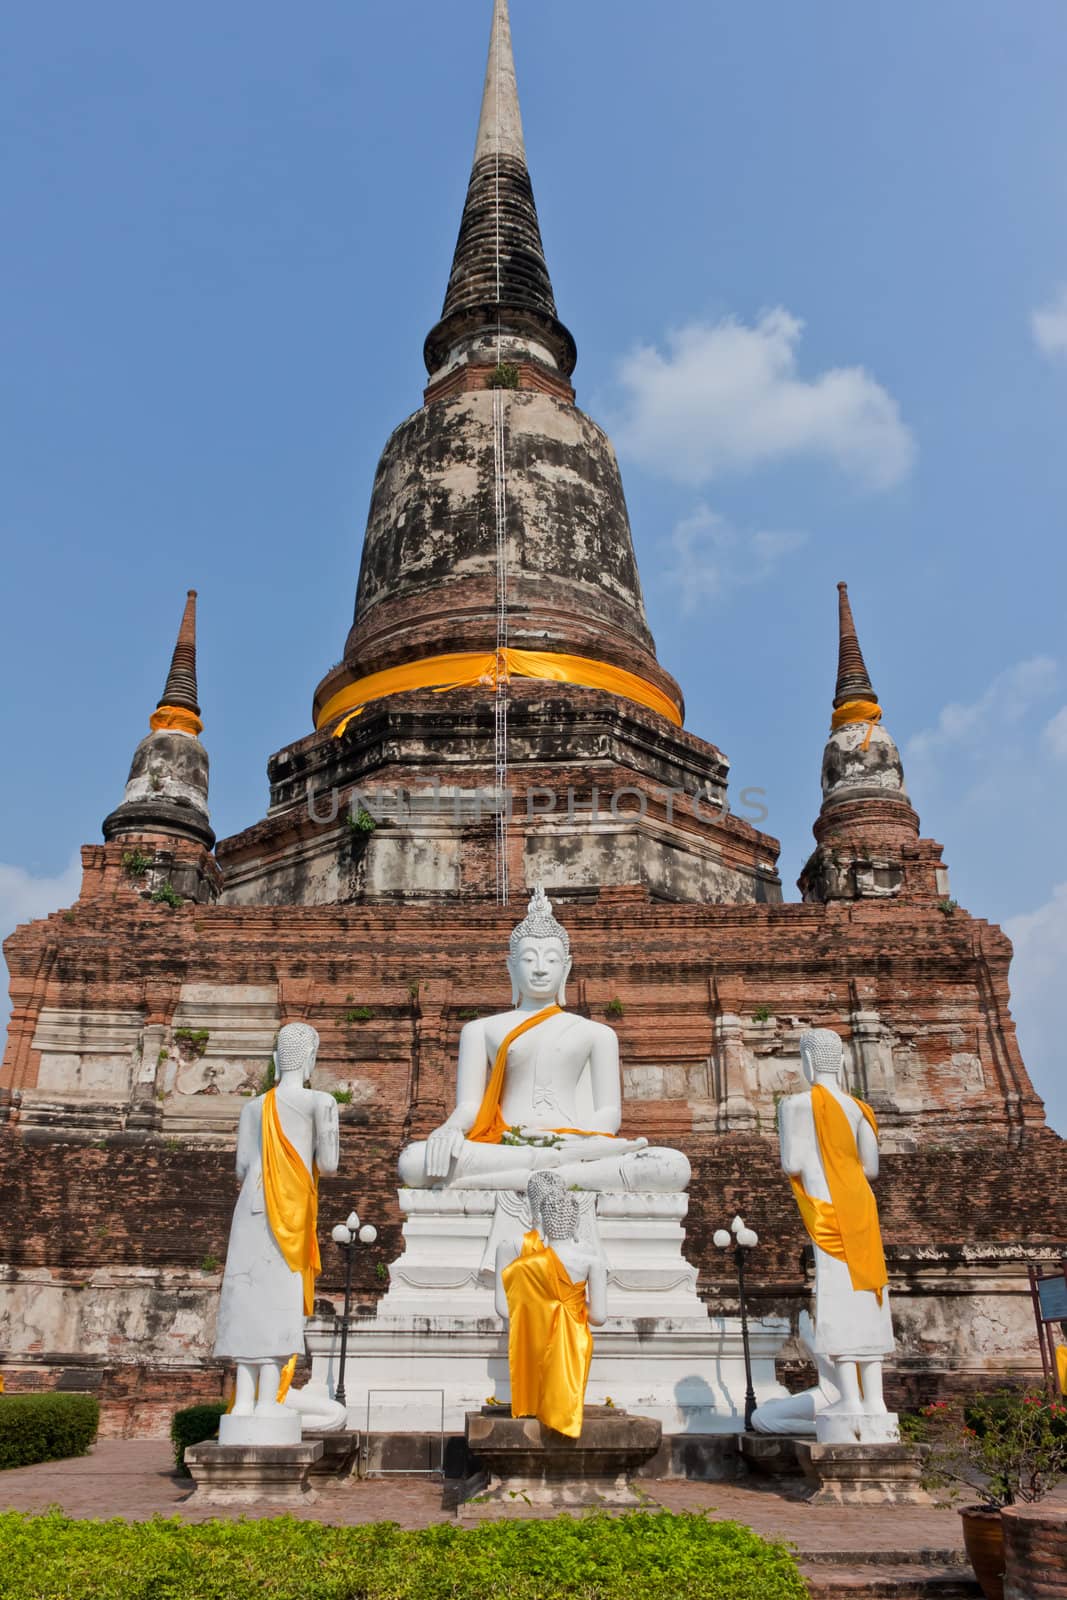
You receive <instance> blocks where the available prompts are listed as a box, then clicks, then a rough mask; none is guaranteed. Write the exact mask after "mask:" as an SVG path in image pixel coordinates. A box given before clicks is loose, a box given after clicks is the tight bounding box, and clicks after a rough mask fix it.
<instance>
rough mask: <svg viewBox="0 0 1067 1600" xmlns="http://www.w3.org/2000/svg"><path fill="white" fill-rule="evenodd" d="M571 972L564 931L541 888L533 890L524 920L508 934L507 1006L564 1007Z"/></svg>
mask: <svg viewBox="0 0 1067 1600" xmlns="http://www.w3.org/2000/svg"><path fill="white" fill-rule="evenodd" d="M570 970H571V941H570V939H569V937H568V936H567V930H566V929H565V928H564V927H562V926H561V925H560V924H559V923H558V922H557V921H556V919H555V917H554V916H553V915H552V905H551V902H550V901H549V899H548V896H547V895H546V894H545V891H544V889H543V887H542V886H541V884H538V885H537V888H536V889H535V890H534V893H533V898H532V900H531V901H530V904H529V907H528V909H527V912H526V916H525V917H524V918H523V920H522V922H520V923H519V925H518V927H517V928H514V929H513V930H512V934H511V940H510V943H509V946H508V971H509V973H510V974H511V1003H512V1005H518V1004H519V1001H520V1000H530V1001H533V1002H534V1003H535V1004H538V1005H542V1006H546V1005H551V1004H552V1002H553V1001H555V1002H556V1004H557V1005H561V1006H562V1005H566V1003H567V993H566V991H567V979H568V977H569V976H570Z"/></svg>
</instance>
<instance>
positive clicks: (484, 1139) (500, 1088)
mask: <svg viewBox="0 0 1067 1600" xmlns="http://www.w3.org/2000/svg"><path fill="white" fill-rule="evenodd" d="M562 1010H563V1007H562V1006H555V1005H553V1006H546V1007H545V1009H544V1010H543V1011H536V1012H535V1013H534V1015H533V1016H532V1017H527V1018H526V1021H525V1022H520V1023H519V1025H518V1027H517V1028H512V1030H511V1032H510V1033H509V1034H508V1035H507V1037H506V1038H505V1040H504V1042H503V1043H502V1044H501V1046H500V1049H499V1050H498V1051H497V1053H496V1060H495V1061H494V1062H493V1070H492V1072H491V1073H490V1074H489V1082H488V1084H487V1085H486V1090H485V1093H484V1095H483V1096H482V1103H481V1105H480V1106H479V1108H478V1115H477V1117H476V1118H475V1119H474V1127H473V1128H472V1129H471V1131H470V1133H468V1135H467V1138H468V1139H469V1141H470V1142H471V1144H499V1143H500V1140H501V1137H502V1135H503V1134H505V1133H507V1131H508V1125H507V1123H506V1122H505V1121H504V1117H503V1113H502V1112H501V1110H500V1097H501V1095H502V1094H503V1093H504V1074H505V1072H506V1071H507V1065H508V1051H509V1050H510V1049H511V1047H512V1045H513V1044H514V1043H515V1040H516V1039H519V1038H521V1037H522V1035H523V1034H524V1033H529V1031H530V1029H531V1028H536V1027H537V1024H538V1023H539V1022H547V1021H548V1019H549V1017H558V1016H559V1014H560V1012H561V1011H562Z"/></svg>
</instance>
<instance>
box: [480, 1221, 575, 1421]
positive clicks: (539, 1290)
mask: <svg viewBox="0 0 1067 1600" xmlns="http://www.w3.org/2000/svg"><path fill="white" fill-rule="evenodd" d="M501 1277H502V1279H503V1283H504V1292H505V1294H506V1295H507V1297H508V1318H509V1331H508V1368H509V1371H510V1373H511V1414H512V1416H513V1417H536V1418H537V1420H538V1421H539V1422H543V1423H544V1425H545V1427H546V1428H554V1429H555V1430H556V1432H557V1433H563V1434H566V1435H567V1437H568V1438H570V1439H576V1438H577V1437H578V1435H579V1434H580V1433H581V1431H582V1417H583V1412H584V1405H585V1389H586V1385H587V1383H588V1382H589V1365H590V1363H591V1361H592V1359H593V1336H592V1334H591V1333H590V1331H589V1311H588V1308H587V1306H586V1300H585V1284H584V1283H573V1282H572V1281H571V1278H570V1275H569V1273H568V1272H567V1269H566V1267H565V1266H564V1265H563V1263H562V1261H561V1260H560V1259H559V1256H557V1254H556V1252H555V1251H554V1250H553V1249H552V1247H551V1245H546V1244H544V1243H542V1241H541V1237H540V1235H539V1234H538V1233H536V1232H530V1233H528V1234H526V1236H525V1237H524V1239H523V1241H522V1255H521V1256H519V1257H518V1258H517V1260H515V1261H512V1262H509V1264H508V1265H507V1266H506V1267H505V1268H504V1271H503V1272H502V1274H501Z"/></svg>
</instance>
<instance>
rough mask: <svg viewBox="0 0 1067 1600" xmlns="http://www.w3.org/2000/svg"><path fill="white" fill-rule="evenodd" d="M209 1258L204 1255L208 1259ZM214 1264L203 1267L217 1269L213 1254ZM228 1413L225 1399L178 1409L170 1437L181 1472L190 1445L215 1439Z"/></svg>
mask: <svg viewBox="0 0 1067 1600" xmlns="http://www.w3.org/2000/svg"><path fill="white" fill-rule="evenodd" d="M208 1259H209V1258H208V1257H207V1256H205V1257H204V1260H205V1261H207V1260H208ZM210 1259H211V1261H212V1262H213V1265H212V1266H211V1267H210V1268H209V1267H206V1266H205V1267H202V1268H201V1270H202V1271H204V1272H208V1271H211V1272H213V1271H214V1270H215V1267H216V1266H217V1265H218V1263H217V1262H216V1261H215V1258H214V1257H213V1256H212V1257H211V1258H210ZM225 1414H226V1402H225V1400H209V1401H208V1402H207V1403H206V1404H205V1405H202V1406H187V1407H186V1408H185V1410H184V1411H176V1412H175V1413H174V1415H173V1417H172V1418H171V1419H170V1439H171V1443H172V1444H173V1446H174V1465H175V1466H176V1467H177V1469H178V1471H179V1472H184V1471H185V1470H186V1469H185V1452H186V1450H188V1448H189V1446H190V1445H194V1444H203V1443H204V1441H205V1439H213V1438H214V1437H215V1435H216V1434H217V1433H218V1431H219V1418H220V1417H222V1416H225Z"/></svg>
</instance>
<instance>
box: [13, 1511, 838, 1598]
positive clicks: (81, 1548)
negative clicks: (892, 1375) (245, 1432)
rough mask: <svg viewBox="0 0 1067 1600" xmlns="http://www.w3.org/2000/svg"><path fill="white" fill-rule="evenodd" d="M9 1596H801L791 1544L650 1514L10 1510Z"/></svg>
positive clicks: (702, 1520)
mask: <svg viewBox="0 0 1067 1600" xmlns="http://www.w3.org/2000/svg"><path fill="white" fill-rule="evenodd" d="M0 1548H2V1549H3V1551H4V1577H5V1580H6V1582H7V1584H8V1585H9V1587H7V1588H6V1589H5V1590H4V1593H5V1595H7V1596H10V1600H59V1597H62V1600H90V1597H91V1600H188V1597H189V1596H192V1595H195V1596H196V1600H260V1597H262V1596H267V1597H269V1600H683V1597H684V1600H804V1596H805V1595H806V1593H807V1590H806V1588H805V1585H804V1582H803V1580H802V1578H801V1576H800V1573H799V1572H798V1570H797V1567H796V1563H795V1562H794V1560H793V1558H792V1556H791V1555H790V1554H789V1552H788V1551H787V1550H786V1549H785V1548H784V1546H782V1545H772V1544H766V1543H765V1542H764V1541H763V1540H762V1539H760V1538H758V1537H757V1535H756V1534H754V1533H753V1532H752V1531H751V1530H750V1529H748V1528H742V1527H740V1526H738V1524H737V1523H734V1522H711V1521H709V1520H708V1519H707V1518H706V1517H701V1516H672V1515H671V1514H670V1513H668V1512H645V1511H640V1512H636V1513H634V1514H632V1515H629V1516H625V1517H619V1518H614V1517H606V1516H591V1517H585V1518H582V1519H581V1520H574V1519H572V1518H570V1517H558V1518H555V1519H553V1520H552V1521H540V1522H538V1521H530V1522H527V1521H520V1520H518V1519H516V1520H514V1521H501V1522H493V1523H487V1524H483V1525H482V1526H481V1527H480V1528H476V1529H471V1530H466V1529H461V1528H457V1527H456V1526H455V1525H454V1524H446V1523H442V1524H437V1525H435V1526H433V1527H429V1528H423V1529H421V1530H420V1531H419V1532H417V1533H407V1532H404V1531H402V1530H401V1529H400V1528H398V1527H396V1526H395V1524H393V1523H370V1524H364V1525H363V1526H361V1527H352V1528H337V1527H330V1526H327V1525H325V1524H322V1523H317V1522H297V1521H295V1520H294V1519H292V1518H288V1517H283V1518H277V1519H273V1520H270V1521H263V1522H205V1523H200V1524H182V1523H180V1522H179V1521H178V1520H177V1519H174V1520H171V1521H163V1520H161V1519H156V1520H155V1521H154V1522H142V1523H126V1522H117V1521H116V1522H75V1521H72V1520H70V1519H69V1518H67V1517H64V1516H63V1515H62V1514H61V1513H59V1512H55V1511H52V1512H49V1513H48V1514H47V1515H45V1516H42V1517H29V1516H23V1515H20V1514H18V1513H15V1512H9V1513H8V1514H7V1515H4V1516H0Z"/></svg>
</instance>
